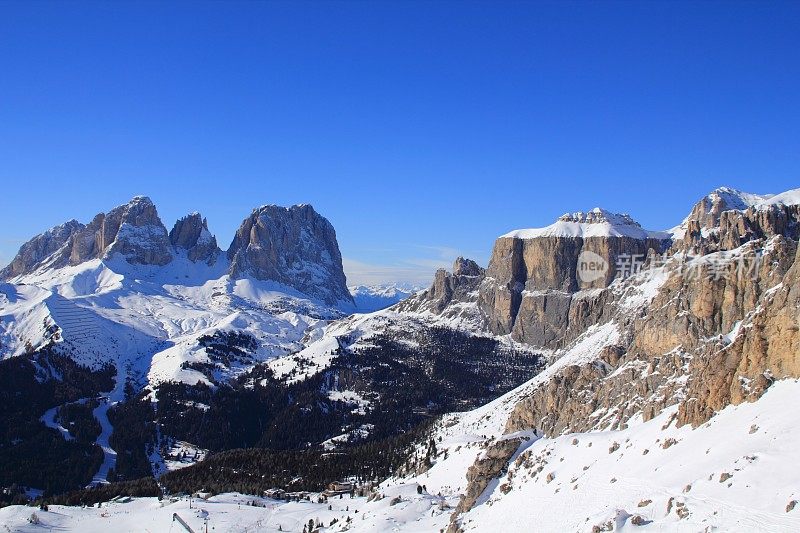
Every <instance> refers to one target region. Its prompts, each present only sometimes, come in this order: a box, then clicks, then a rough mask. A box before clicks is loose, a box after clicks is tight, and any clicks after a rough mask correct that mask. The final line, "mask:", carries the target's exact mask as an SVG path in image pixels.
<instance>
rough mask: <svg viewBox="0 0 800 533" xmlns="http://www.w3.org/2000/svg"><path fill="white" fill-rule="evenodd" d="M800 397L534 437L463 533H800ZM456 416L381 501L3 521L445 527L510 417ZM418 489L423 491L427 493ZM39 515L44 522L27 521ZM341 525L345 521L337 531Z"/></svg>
mask: <svg viewBox="0 0 800 533" xmlns="http://www.w3.org/2000/svg"><path fill="white" fill-rule="evenodd" d="M798 394H800V382H798V381H795V380H787V381H782V382H778V383H776V384H775V385H774V386H773V387H772V388H770V390H769V391H768V392H767V393H766V394H765V395H764V396H763V397H762V398H761V399H760V400H759V401H757V402H754V403H748V404H742V405H739V406H736V407H733V406H731V407H728V408H726V409H725V410H723V411H722V412H721V413H720V414H719V415H718V416H716V417H715V418H714V419H712V420H711V421H710V422H708V423H706V424H704V425H702V426H700V427H698V428H697V429H691V428H689V427H688V426H684V427H682V428H675V427H674V424H672V423H671V415H672V411H673V410H666V411H665V412H663V413H662V414H661V415H659V416H658V417H656V418H654V419H652V420H650V421H648V422H641V421H638V422H634V423H633V424H632V425H631V427H629V428H628V429H625V430H622V431H613V432H612V431H606V432H592V433H583V434H572V435H564V436H560V437H558V438H554V439H544V438H542V439H536V438H535V437H534V438H531V439H530V440H528V441H527V442H524V443H523V444H522V445H521V446H520V449H519V450H518V452H517V454H515V455H516V457H515V459H514V460H512V462H511V467H510V468H509V469H508V472H507V473H506V474H505V475H504V476H503V477H502V478H501V479H499V480H497V481H496V482H495V483H494V484H492V485H490V488H489V489H487V493H486V494H484V495H483V497H482V498H481V501H480V503H479V505H477V506H476V507H475V508H474V509H473V510H472V511H471V512H469V513H467V514H466V515H465V516H464V521H463V523H462V527H463V528H464V530H465V531H541V532H561V531H579V532H584V531H585V532H590V531H593V528H595V526H597V527H598V528H601V529H597V530H607V531H612V530H613V531H639V530H642V531H771V532H790V531H798V530H800V504H797V506H796V507H794V508H792V505H791V502H793V501H797V500H800V488H798V486H797V479H800V463H798V461H796V459H795V454H796V446H795V444H796V443H797V442H798V441H800V426H798V425H797V424H796V421H795V419H794V418H795V417H794V414H793V410H792V409H791V407H792V406H793V405H794V403H795V402H794V399H795V398H796V397H797V395H798ZM500 403H502V402H500ZM500 403H498V402H494V403H493V404H490V405H494V406H495V407H496V406H498V405H500ZM455 417H456V419H457V421H456V424H455V426H451V427H450V428H445V432H444V433H443V439H442V441H441V443H440V444H439V445H438V450H439V456H438V460H437V462H436V464H435V465H434V466H433V468H431V470H429V471H428V472H426V473H424V474H421V475H419V476H415V477H408V478H404V479H391V480H387V481H386V482H385V483H384V484H382V485H381V486H380V487H379V488H378V490H377V491H376V494H378V495H379V498H378V499H375V497H374V496H373V498H371V499H372V501H369V500H370V498H367V497H356V498H353V499H351V498H349V497H345V498H344V499H338V498H333V499H331V500H329V502H328V503H322V504H319V503H315V502H316V497H315V495H312V497H311V501H303V502H291V503H286V502H278V501H274V500H269V499H264V498H260V497H256V496H243V495H239V494H223V495H219V496H215V497H212V498H211V499H209V500H208V501H200V500H196V499H195V500H194V503H193V509H191V510H190V509H189V502H188V500H187V499H185V498H184V499H180V500H178V501H174V502H173V501H170V500H169V499H165V500H164V501H163V502H159V501H158V500H157V499H156V498H138V499H134V500H133V501H131V502H129V503H106V504H103V505H102V507H101V508H94V507H89V508H81V507H62V506H51V507H50V509H49V511H47V512H44V511H39V510H37V509H35V508H31V507H22V506H11V507H6V508H4V509H0V523H3V524H5V525H6V526H7V527H8V528H9V529H10V530H12V531H39V530H41V528H42V526H44V527H49V528H57V529H59V530H62V531H84V532H93V531H97V532H100V531H108V530H115V531H121V532H127V531H166V530H169V529H170V525H171V520H172V514H173V513H178V514H179V516H181V517H182V518H183V519H184V520H186V521H187V522H188V523H189V524H190V525H191V526H192V527H193V528H196V529H197V530H202V527H203V526H204V523H205V522H204V520H205V518H207V519H208V526H209V530H211V529H212V528H213V529H214V531H219V532H224V531H277V530H278V528H279V527H280V528H281V529H282V530H283V531H299V530H301V529H302V527H303V525H304V524H307V523H308V520H314V521H315V522H316V521H317V520H319V521H321V522H323V523H324V525H325V526H328V527H326V528H324V529H322V531H345V530H349V531H414V532H422V531H439V530H440V529H442V528H446V527H447V525H448V523H449V519H450V513H451V511H452V509H451V507H453V506H455V505H456V504H457V501H458V493H459V491H461V490H463V487H464V485H465V483H466V477H465V474H466V469H467V467H468V466H469V465H470V464H471V463H472V460H473V459H474V457H475V456H476V455H478V454H480V453H481V451H482V443H483V442H485V441H489V440H491V439H492V438H495V439H496V438H498V437H499V435H500V432H499V427H500V426H501V425H502V424H498V422H502V420H503V416H502V409H500V411H497V412H494V411H493V409H492V408H491V407H489V406H486V407H482V408H480V409H478V410H476V411H475V412H471V413H469V414H464V415H455ZM462 417H466V418H469V419H470V422H469V427H470V430H469V431H468V432H463V433H462V432H461V431H462V430H463V429H466V428H467V427H468V426H467V425H465V423H466V420H461V418H462ZM452 422H453V421H452V420H450V421H449V423H452ZM444 425H445V426H446V425H447V423H446V424H444ZM456 427H458V428H459V429H457V430H453V428H456ZM445 455H446V457H447V458H445ZM548 479H549V481H548ZM418 485H424V486H425V488H426V489H427V490H423V491H422V493H421V494H418V492H417V486H418ZM380 496H382V498H381V497H380ZM251 502H255V503H257V504H258V507H253V506H251V505H248V504H249V503H251ZM328 505H330V506H331V509H330V510H329V508H328ZM787 509H790V510H788V511H787ZM33 512H35V513H36V514H37V516H38V518H39V519H40V521H41V523H42V526H38V527H37V526H32V525H30V524H29V523H28V519H29V517H30V516H31V514H32V513H33ZM347 517H350V519H351V522H350V523H349V524H348V523H347ZM333 519H337V520H338V522H337V523H336V524H334V525H333V526H332V527H331V526H330V523H331V521H332V520H333ZM637 523H638V524H641V525H639V526H637V525H635V524H637ZM602 528H607V529H602Z"/></svg>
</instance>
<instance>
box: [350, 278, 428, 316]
mask: <svg viewBox="0 0 800 533" xmlns="http://www.w3.org/2000/svg"><path fill="white" fill-rule="evenodd" d="M348 289H349V291H350V294H351V295H352V296H353V301H355V304H356V310H357V311H358V312H359V313H372V312H374V311H379V310H381V309H386V308H387V307H390V306H392V305H394V304H396V303H397V302H401V301H403V300H405V299H406V298H408V297H409V296H411V295H412V294H414V293H415V292H418V291H420V290H422V287H415V286H413V285H406V284H398V283H389V284H385V285H354V286H351V287H348Z"/></svg>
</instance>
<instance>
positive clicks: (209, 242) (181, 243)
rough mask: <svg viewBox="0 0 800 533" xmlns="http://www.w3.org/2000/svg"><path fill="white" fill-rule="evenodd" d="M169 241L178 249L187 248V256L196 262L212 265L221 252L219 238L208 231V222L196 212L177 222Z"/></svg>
mask: <svg viewBox="0 0 800 533" xmlns="http://www.w3.org/2000/svg"><path fill="white" fill-rule="evenodd" d="M169 241H170V243H171V244H172V246H174V247H175V249H176V250H185V251H186V256H187V257H188V258H189V259H190V260H191V261H195V262H198V261H202V262H204V263H207V264H209V265H212V264H214V263H215V262H216V260H217V257H218V256H219V254H220V253H221V250H220V249H219V247H218V246H217V239H216V238H215V237H214V236H213V235H211V232H209V231H208V222H207V221H206V219H205V218H203V217H202V216H200V213H196V212H195V213H191V214H189V215H186V216H185V217H183V218H181V219H178V221H177V222H175V226H173V228H172V230H171V231H170V232H169Z"/></svg>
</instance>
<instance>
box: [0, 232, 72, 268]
mask: <svg viewBox="0 0 800 533" xmlns="http://www.w3.org/2000/svg"><path fill="white" fill-rule="evenodd" d="M83 227H84V226H83V224H81V223H80V222H78V221H77V220H70V221H69V222H66V223H64V224H61V225H59V226H56V227H54V228H51V229H49V230H47V231H45V232H44V233H42V234H40V235H37V236H36V237H34V238H33V239H31V240H29V241H28V242H26V243H25V244H23V245H22V247H20V249H19V252H18V253H17V255H16V257H14V259H13V260H12V261H11V263H10V264H9V265H8V266H6V267H5V268H4V269H3V270H0V279H10V278H13V277H15V276H19V275H21V274H27V273H29V272H33V271H34V270H35V269H36V268H37V267H38V266H39V265H41V264H42V262H43V261H45V260H46V259H47V258H48V257H50V256H51V255H52V254H54V253H55V252H57V251H58V250H59V249H61V247H63V246H64V245H65V244H66V243H67V241H69V240H70V238H71V237H72V236H73V235H74V234H75V233H77V232H78V231H80V230H82V229H83Z"/></svg>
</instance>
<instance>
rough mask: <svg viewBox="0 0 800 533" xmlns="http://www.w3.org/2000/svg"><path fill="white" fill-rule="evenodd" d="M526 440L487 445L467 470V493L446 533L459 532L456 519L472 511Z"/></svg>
mask: <svg viewBox="0 0 800 533" xmlns="http://www.w3.org/2000/svg"><path fill="white" fill-rule="evenodd" d="M524 440H527V439H524V438H521V437H516V438H506V439H503V440H500V441H497V442H493V443H491V444H490V445H489V447H488V448H487V449H486V451H485V452H484V453H483V455H481V456H480V457H479V458H478V459H477V460H476V461H475V462H474V463H473V464H472V466H470V467H469V469H468V470H467V492H466V493H465V494H464V495H462V497H461V500H460V501H459V503H458V507H456V509H455V512H454V513H453V514H452V516H451V520H450V526H449V527H448V529H447V531H448V533H456V532H458V531H460V528H459V524H458V517H459V515H461V514H462V513H465V512H467V511H469V510H470V509H472V507H473V506H474V505H475V503H476V502H477V501H478V498H480V496H481V494H483V491H484V490H486V487H488V486H489V483H491V482H492V480H494V479H497V478H498V477H500V476H501V475H502V474H503V472H504V471H505V470H506V468H507V467H508V462H509V461H510V460H511V458H512V457H513V456H514V453H515V452H516V451H517V449H519V445H520V444H521V443H522V442H523V441H524Z"/></svg>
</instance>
